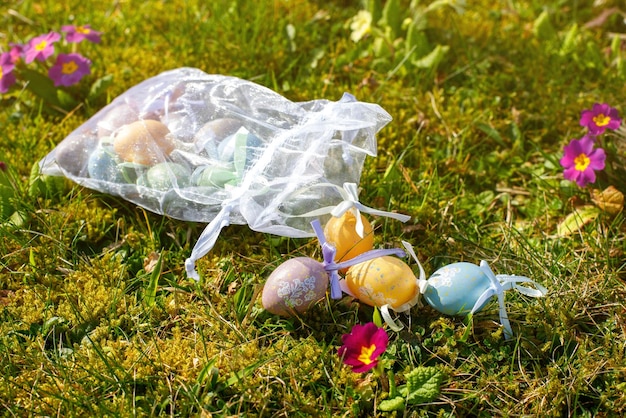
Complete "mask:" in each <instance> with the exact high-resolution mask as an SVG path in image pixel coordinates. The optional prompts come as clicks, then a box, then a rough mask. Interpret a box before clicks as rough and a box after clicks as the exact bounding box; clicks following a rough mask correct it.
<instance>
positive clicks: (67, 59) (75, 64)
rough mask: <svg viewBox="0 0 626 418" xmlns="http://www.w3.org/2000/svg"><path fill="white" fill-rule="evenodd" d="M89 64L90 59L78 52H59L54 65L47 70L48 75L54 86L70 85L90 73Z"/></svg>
mask: <svg viewBox="0 0 626 418" xmlns="http://www.w3.org/2000/svg"><path fill="white" fill-rule="evenodd" d="M90 66H91V61H89V60H88V59H87V58H85V57H83V56H82V55H80V54H76V53H73V54H59V55H58V56H57V60H56V62H55V63H54V65H53V66H52V67H50V70H48V77H50V78H51V79H52V81H54V85H55V87H58V86H71V85H73V84H76V83H78V82H79V81H80V80H81V79H82V78H83V77H84V76H85V75H87V74H89V73H91V68H90Z"/></svg>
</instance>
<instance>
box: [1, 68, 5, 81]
mask: <svg viewBox="0 0 626 418" xmlns="http://www.w3.org/2000/svg"><path fill="white" fill-rule="evenodd" d="M3 75H4V73H3V72H2V67H1V66H0V80H2V76H3Z"/></svg>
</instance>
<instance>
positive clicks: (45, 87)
mask: <svg viewBox="0 0 626 418" xmlns="http://www.w3.org/2000/svg"><path fill="white" fill-rule="evenodd" d="M21 75H22V77H23V78H24V79H25V80H26V81H28V84H27V85H26V88H27V89H28V90H30V91H32V92H33V93H34V94H36V95H37V96H39V97H41V98H42V99H43V100H44V101H46V102H47V103H48V104H49V105H51V106H53V107H56V108H61V107H62V104H61V101H60V100H59V97H58V95H57V88H56V87H55V86H54V83H53V82H52V80H50V79H49V78H48V77H46V76H45V75H43V74H41V73H40V72H38V71H35V70H31V69H28V68H25V69H23V70H22V71H21ZM57 110H58V109H57Z"/></svg>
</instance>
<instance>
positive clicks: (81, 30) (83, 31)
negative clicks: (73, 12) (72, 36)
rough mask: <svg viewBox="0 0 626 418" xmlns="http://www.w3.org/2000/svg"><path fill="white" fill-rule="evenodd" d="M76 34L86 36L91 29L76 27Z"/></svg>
mask: <svg viewBox="0 0 626 418" xmlns="http://www.w3.org/2000/svg"><path fill="white" fill-rule="evenodd" d="M76 32H78V33H83V34H85V35H88V34H89V33H91V29H89V28H86V27H84V26H78V27H76Z"/></svg>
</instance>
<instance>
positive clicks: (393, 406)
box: [378, 396, 405, 412]
mask: <svg viewBox="0 0 626 418" xmlns="http://www.w3.org/2000/svg"><path fill="white" fill-rule="evenodd" d="M404 402H405V399H404V398H403V397H402V396H398V397H396V398H393V399H385V400H384V401H382V402H381V403H380V404H379V405H378V409H380V410H381V411H385V412H390V411H401V410H403V409H404Z"/></svg>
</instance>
